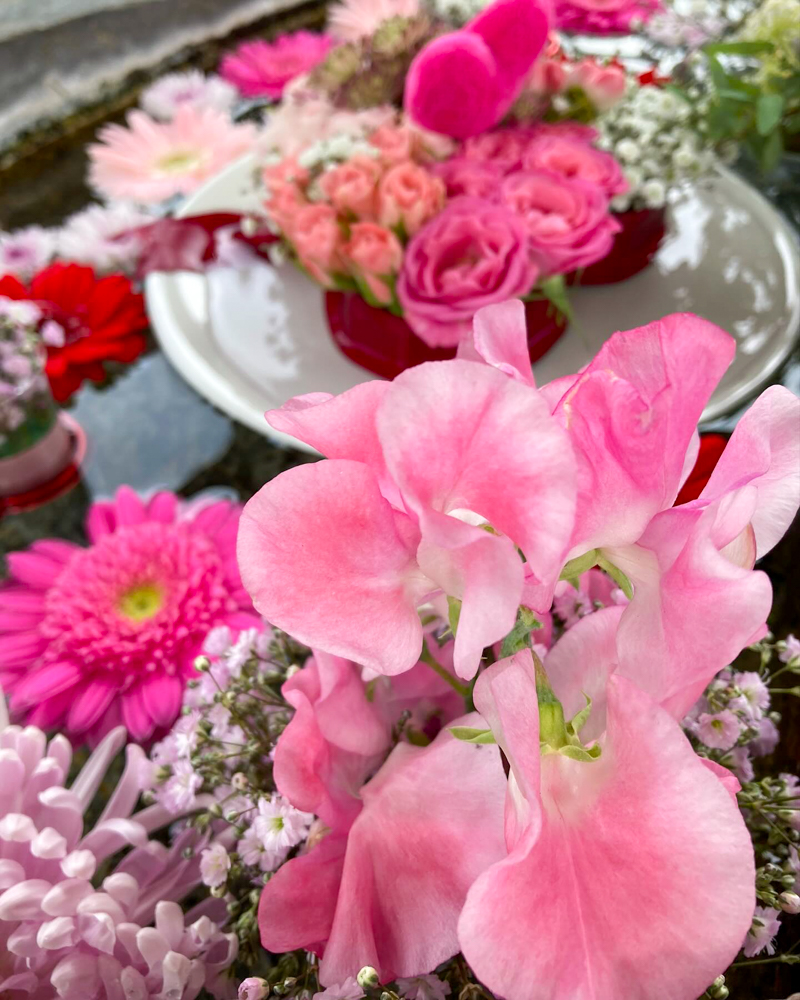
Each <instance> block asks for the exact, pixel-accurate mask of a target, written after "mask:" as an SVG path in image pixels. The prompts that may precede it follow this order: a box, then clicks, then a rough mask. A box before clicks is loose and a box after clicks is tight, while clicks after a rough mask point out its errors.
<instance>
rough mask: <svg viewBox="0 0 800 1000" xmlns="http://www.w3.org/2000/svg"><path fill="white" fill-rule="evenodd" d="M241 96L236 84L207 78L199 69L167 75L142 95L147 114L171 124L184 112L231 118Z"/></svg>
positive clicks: (220, 78) (212, 75)
mask: <svg viewBox="0 0 800 1000" xmlns="http://www.w3.org/2000/svg"><path fill="white" fill-rule="evenodd" d="M238 96H239V94H238V91H237V90H236V87H234V86H233V84H230V83H228V82H227V81H226V80H223V79H222V77H220V76H216V75H214V74H211V75H210V76H206V75H205V73H201V72H200V70H199V69H190V70H187V71H186V72H185V73H167V75H166V76H162V77H161V78H160V79H159V80H156V82H155V83H152V84H150V86H149V87H148V88H147V89H146V90H144V91H143V92H142V96H141V100H140V103H141V105H142V107H143V108H144V110H145V111H146V112H147V113H148V114H149V115H152V116H153V117H154V118H158V119H159V120H160V121H167V122H168V121H171V120H172V119H173V118H174V117H175V115H176V114H177V112H178V110H179V109H180V108H194V109H195V111H205V110H212V111H221V112H223V113H224V114H227V113H228V112H229V111H230V110H231V108H232V107H233V105H234V103H235V102H236V100H237V98H238Z"/></svg>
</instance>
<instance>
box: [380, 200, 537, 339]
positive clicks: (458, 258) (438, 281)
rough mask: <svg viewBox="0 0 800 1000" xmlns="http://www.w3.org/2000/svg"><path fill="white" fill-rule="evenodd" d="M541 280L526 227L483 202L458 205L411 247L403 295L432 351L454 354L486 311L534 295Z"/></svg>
mask: <svg viewBox="0 0 800 1000" xmlns="http://www.w3.org/2000/svg"><path fill="white" fill-rule="evenodd" d="M538 277H539V268H538V266H537V265H536V263H535V262H534V261H533V260H532V259H531V255H530V253H529V251H528V234H527V230H526V228H525V223H524V222H523V221H522V219H520V218H519V217H518V216H517V215H515V214H514V213H513V212H512V211H511V210H510V209H508V208H506V207H505V206H503V205H496V204H493V203H492V202H489V201H485V200H483V199H480V198H455V199H454V200H453V201H451V202H450V203H449V204H448V205H447V206H445V208H444V210H443V211H442V212H440V213H439V214H438V215H437V216H435V218H433V219H431V221H430V222H428V223H427V224H426V225H425V226H423V227H422V229H420V231H419V232H418V233H417V235H416V236H415V237H414V238H413V239H412V240H411V242H410V243H409V245H408V247H407V248H406V254H405V259H404V261H403V268H402V270H401V272H400V277H399V279H398V282H397V296H398V298H399V300H400V304H401V305H402V307H403V310H404V314H405V318H406V320H407V321H408V323H409V324H410V326H411V328H412V329H413V330H414V332H415V333H416V334H417V336H419V337H421V338H422V340H424V341H425V343H426V344H428V345H430V346H431V347H454V346H456V345H457V344H458V343H459V341H460V340H461V339H462V338H463V337H464V335H465V334H467V333H469V330H470V326H471V323H472V317H473V316H474V314H475V312H476V311H477V310H478V309H480V308H481V307H482V306H486V305H490V304H492V303H494V302H504V301H505V300H506V299H510V298H513V297H514V296H519V295H527V294H528V292H529V291H530V290H531V288H532V287H533V285H534V284H535V283H536V280H537V278H538Z"/></svg>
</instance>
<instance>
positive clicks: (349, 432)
mask: <svg viewBox="0 0 800 1000" xmlns="http://www.w3.org/2000/svg"><path fill="white" fill-rule="evenodd" d="M388 391H389V383H388V382H380V381H377V380H376V381H372V382H363V383H361V384H360V385H357V386H354V387H353V388H352V389H348V391H347V392H343V393H340V395H338V396H331V395H330V394H328V393H323V392H312V393H309V394H308V395H305V396H296V397H295V398H294V399H290V400H289V402H288V403H284V405H283V406H282V407H281V408H280V409H279V410H269V411H268V412H267V414H266V417H267V422H268V423H269V424H270V425H271V426H272V427H274V428H275V430H276V431H281V432H282V433H284V434H291V436H292V437H295V438H297V439H298V440H299V441H304V442H305V443H306V444H308V445H311V447H312V448H316V449H317V451H319V452H321V453H322V454H323V455H325V457H326V458H351V459H353V460H354V461H356V462H364V464H365V465H369V466H370V468H372V469H374V470H375V472H376V474H378V475H379V476H380V473H381V470H382V469H383V455H382V453H381V447H380V442H379V441H378V435H377V433H376V430H375V413H376V411H377V409H378V406H379V405H380V403H381V401H382V400H383V399H384V398H385V396H386V393H387V392H388Z"/></svg>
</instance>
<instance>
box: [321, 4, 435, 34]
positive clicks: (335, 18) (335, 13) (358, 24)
mask: <svg viewBox="0 0 800 1000" xmlns="http://www.w3.org/2000/svg"><path fill="white" fill-rule="evenodd" d="M419 11H420V3H419V0H340V2H339V3H335V4H333V5H332V6H331V7H329V8H328V28H329V29H330V32H331V34H332V35H334V36H335V37H336V38H337V39H339V40H340V41H342V42H354V41H357V40H358V39H359V38H366V37H367V36H368V35H372V34H374V33H375V30H376V29H377V28H378V27H379V25H381V24H383V22H384V21H388V20H389V18H392V17H416V15H417V14H418V13H419Z"/></svg>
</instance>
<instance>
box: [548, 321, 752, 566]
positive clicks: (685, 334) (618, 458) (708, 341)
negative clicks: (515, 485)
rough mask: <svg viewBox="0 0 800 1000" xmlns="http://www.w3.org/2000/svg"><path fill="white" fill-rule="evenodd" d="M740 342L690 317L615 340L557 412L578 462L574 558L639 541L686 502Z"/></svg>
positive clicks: (593, 362) (596, 360)
mask: <svg viewBox="0 0 800 1000" xmlns="http://www.w3.org/2000/svg"><path fill="white" fill-rule="evenodd" d="M733 353H734V341H733V338H732V337H730V336H728V334H726V333H724V332H723V331H722V330H720V329H719V328H718V327H716V326H714V325H713V324H712V323H708V322H707V321H706V320H703V319H700V318H699V317H697V316H692V315H691V314H688V313H676V314H675V315H673V316H667V317H665V318H664V319H662V320H659V321H658V322H656V323H650V324H649V325H648V326H644V327H641V328H639V329H637V330H629V331H627V332H624V333H615V334H614V335H613V336H612V337H611V338H610V339H609V340H608V341H606V343H605V344H604V345H603V347H602V348H601V349H600V351H599V353H598V354H597V357H596V358H595V359H594V360H593V361H592V362H591V363H590V364H589V365H588V366H587V367H586V368H585V369H584V371H583V372H582V374H581V375H580V376H579V377H578V378H577V379H576V380H575V382H574V383H573V384H572V385H571V386H570V387H569V388H568V389H567V391H566V392H565V394H564V396H563V397H562V398H561V400H560V402H559V403H558V404H557V405H556V407H555V409H554V415H555V416H556V417H557V418H558V419H559V420H560V421H561V422H562V423H563V425H564V426H565V427H566V428H567V431H568V432H569V435H570V438H571V440H572V443H573V445H574V447H575V452H576V455H577V457H578V507H577V513H576V524H575V533H574V535H573V539H572V546H573V549H572V551H573V553H574V554H575V555H579V554H580V553H581V552H585V551H586V550H588V549H591V548H595V547H596V546H599V545H624V544H627V543H630V542H633V541H635V540H636V538H637V537H638V536H639V535H640V534H641V532H642V531H643V530H644V528H645V527H646V525H647V523H648V521H649V520H650V518H651V517H653V515H655V514H656V513H658V511H660V510H663V509H664V508H665V507H669V506H671V504H672V503H673V502H674V500H675V497H676V496H677V493H678V489H679V487H680V483H681V477H682V474H683V468H684V461H685V456H686V453H687V450H688V449H689V447H690V444H691V442H692V439H693V435H694V433H695V428H696V426H697V421H698V420H699V418H700V415H701V413H702V411H703V407H704V406H705V404H706V402H707V401H708V399H709V397H710V395H711V392H712V390H713V389H714V387H715V386H716V384H717V382H718V381H719V380H720V378H721V377H722V375H723V373H724V372H725V369H726V368H727V367H728V365H729V364H730V362H731V359H732V357H733Z"/></svg>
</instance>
